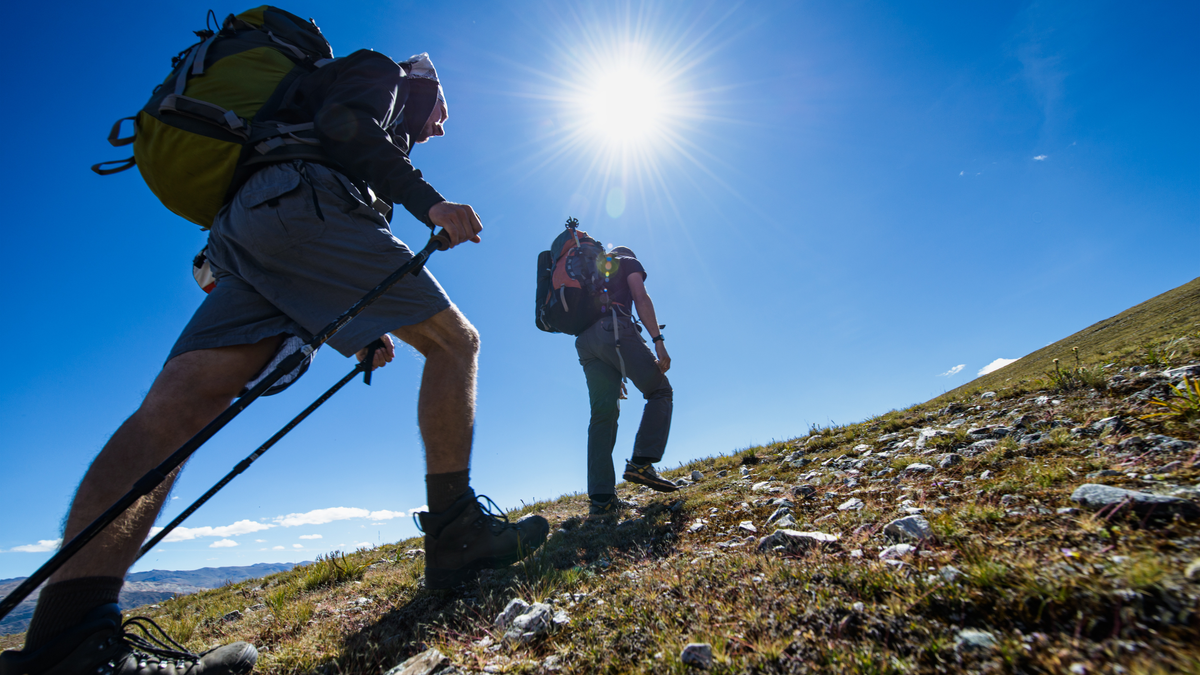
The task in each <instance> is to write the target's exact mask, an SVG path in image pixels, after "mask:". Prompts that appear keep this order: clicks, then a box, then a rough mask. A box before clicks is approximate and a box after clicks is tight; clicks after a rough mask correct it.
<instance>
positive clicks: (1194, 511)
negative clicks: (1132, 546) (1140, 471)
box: [1071, 483, 1200, 520]
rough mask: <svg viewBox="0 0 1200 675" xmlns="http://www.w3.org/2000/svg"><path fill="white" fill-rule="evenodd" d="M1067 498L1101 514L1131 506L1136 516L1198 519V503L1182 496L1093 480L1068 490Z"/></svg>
mask: <svg viewBox="0 0 1200 675" xmlns="http://www.w3.org/2000/svg"><path fill="white" fill-rule="evenodd" d="M1071 501H1073V502H1079V504H1080V505H1082V506H1083V507H1084V508H1087V509H1092V510H1094V511H1101V512H1104V513H1113V512H1116V511H1122V510H1125V509H1131V510H1132V511H1133V512H1134V513H1136V514H1138V515H1139V516H1144V517H1150V518H1170V517H1171V516H1174V515H1178V516H1180V517H1182V518H1185V519H1189V520H1190V519H1193V518H1200V506H1196V505H1195V504H1193V503H1192V502H1190V501H1188V500H1186V499H1181V498H1179V497H1165V496H1162V495H1155V494H1150V493H1148V492H1135V491H1133V490H1125V489H1123V488H1119V487H1113V486H1111V485H1100V484H1097V483H1087V484H1085V485H1081V486H1079V488H1077V489H1076V490H1075V492H1073V493H1071Z"/></svg>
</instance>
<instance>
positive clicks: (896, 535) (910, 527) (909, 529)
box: [883, 516, 933, 541]
mask: <svg viewBox="0 0 1200 675" xmlns="http://www.w3.org/2000/svg"><path fill="white" fill-rule="evenodd" d="M883 534H884V535H886V536H887V537H888V538H890V539H892V540H893V541H925V540H928V539H932V538H933V529H932V528H930V527H929V521H928V520H925V519H924V518H923V517H921V516H908V517H906V518H897V519H896V520H893V521H892V522H890V523H888V524H887V525H885V526H884V527H883Z"/></svg>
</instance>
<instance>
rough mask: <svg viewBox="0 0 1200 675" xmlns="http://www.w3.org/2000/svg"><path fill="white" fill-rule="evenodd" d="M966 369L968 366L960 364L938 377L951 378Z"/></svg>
mask: <svg viewBox="0 0 1200 675" xmlns="http://www.w3.org/2000/svg"><path fill="white" fill-rule="evenodd" d="M966 367H967V364H965V363H960V364H958V365H957V366H954V367H953V368H951V369H950V370H947V371H946V372H944V373H942V374H941V375H938V377H951V376H953V375H957V374H958V373H959V371H961V370H962V369H963V368H966Z"/></svg>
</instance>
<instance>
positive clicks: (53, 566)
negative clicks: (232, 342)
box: [0, 230, 450, 619]
mask: <svg viewBox="0 0 1200 675" xmlns="http://www.w3.org/2000/svg"><path fill="white" fill-rule="evenodd" d="M449 248H450V237H449V236H448V235H447V234H446V232H445V230H443V231H441V232H438V233H437V234H435V235H433V236H432V237H430V238H429V243H427V244H425V248H423V249H421V250H420V251H418V252H417V254H416V255H414V256H413V257H412V259H411V260H409V261H408V262H406V263H405V264H403V265H401V266H400V267H399V268H398V269H397V270H396V271H395V272H392V273H391V274H390V275H389V276H388V277H387V278H386V279H384V280H383V281H382V282H380V283H379V285H378V286H376V287H375V288H373V289H371V291H369V292H368V293H367V294H366V295H364V296H363V297H362V298H361V299H359V301H358V302H356V303H354V305H352V306H351V307H350V308H349V309H347V310H346V311H345V312H342V314H341V316H339V317H337V318H336V319H334V320H333V321H331V322H330V323H329V324H328V325H327V326H325V327H324V328H322V329H321V330H320V331H319V332H318V333H317V334H316V335H314V336H313V337H312V339H311V340H309V341H308V342H306V343H304V346H302V347H301V348H300V349H299V350H298V351H296V352H295V353H293V354H292V355H290V356H288V357H287V358H286V359H284V360H283V361H281V362H280V363H279V365H278V366H276V368H275V370H272V371H271V372H270V373H269V374H268V375H267V376H266V377H264V378H263V379H262V380H261V381H259V383H258V384H257V385H255V386H254V388H252V389H251V390H250V391H248V392H246V394H245V395H243V396H241V397H240V398H238V399H237V400H236V401H234V402H233V403H232V404H231V405H230V406H229V407H228V408H226V409H225V410H224V411H222V412H221V414H220V415H217V417H216V419H214V420H213V421H211V422H209V423H208V425H207V426H205V427H204V428H203V429H201V430H200V431H199V432H197V433H196V435H195V436H192V437H191V438H190V439H188V441H187V442H186V443H184V444H183V445H181V446H180V447H179V449H178V450H176V451H175V452H174V453H172V454H171V456H170V457H167V458H166V459H165V460H163V462H162V463H161V464H159V465H158V466H157V467H155V468H153V469H151V470H150V472H149V473H147V474H146V475H145V476H142V477H141V478H139V479H138V481H137V482H136V483H134V484H133V488H131V489H130V490H129V492H127V493H125V496H123V497H121V498H120V499H118V500H117V502H116V503H115V504H113V505H112V506H110V507H109V508H108V510H107V511H105V512H104V513H103V514H101V515H100V517H99V518H97V519H96V520H94V521H92V522H91V524H89V525H88V526H87V527H85V528H83V530H81V531H80V532H79V534H77V535H75V536H74V537H73V538H72V539H71V541H69V542H66V543H65V544H63V546H62V548H60V549H59V550H58V552H57V553H55V554H54V555H53V556H51V558H50V559H49V560H47V561H46V562H45V564H43V565H42V566H41V567H39V568H38V570H37V571H36V572H34V573H33V574H32V575H31V576H30V577H29V578H28V579H26V580H25V581H23V582H21V585H20V586H17V587H16V588H14V589H13V591H12V592H11V593H9V594H8V596H7V597H5V598H4V600H3V601H0V619H2V618H4V617H5V616H8V613H9V612H11V611H12V610H13V609H14V608H15V607H16V606H17V605H18V604H20V603H21V601H22V600H24V599H25V598H27V597H29V594H30V593H32V592H33V591H34V590H35V589H36V588H37V587H38V586H40V585H42V582H44V581H46V580H47V579H49V578H50V576H51V575H52V574H54V573H55V572H56V571H58V569H59V568H60V567H62V566H63V565H64V564H66V562H67V561H68V560H70V559H71V558H72V557H73V556H74V555H75V554H76V553H78V552H79V551H80V550H81V549H82V548H83V547H84V546H86V545H87V544H88V542H90V541H91V540H92V539H95V538H96V535H98V534H100V532H101V531H103V530H104V528H105V527H108V526H109V525H110V524H112V522H113V521H114V520H116V519H117V518H119V517H120V516H121V514H122V513H124V512H125V511H126V510H127V509H128V508H129V507H130V506H133V504H134V503H135V502H137V500H139V499H141V498H142V497H144V496H146V495H147V494H150V492H151V491H153V490H154V488H156V487H158V486H159V485H160V484H162V482H163V481H164V480H166V478H167V476H169V475H170V474H171V472H172V471H174V470H175V469H177V468H179V466H180V465H182V464H183V463H184V462H186V461H187V460H188V458H189V457H191V456H192V454H193V453H195V452H196V450H198V449H200V446H202V445H204V444H205V443H206V442H207V441H208V439H210V438H212V437H213V436H214V435H216V433H217V432H218V431H220V430H221V429H222V428H224V426H225V425H226V424H229V422H231V421H232V420H233V418H235V417H237V416H238V415H239V414H240V413H241V412H242V411H243V410H245V409H246V407H247V406H249V405H250V404H251V403H253V402H254V401H255V400H256V399H258V397H260V396H262V395H263V393H264V392H266V391H267V389H269V388H270V387H271V385H273V384H275V382H276V381H278V380H279V378H281V377H283V376H284V375H286V374H288V373H290V372H292V371H293V370H295V368H296V367H297V366H299V365H300V364H301V362H303V361H304V359H305V358H307V357H308V355H309V354H311V353H312V352H313V351H315V350H316V349H317V348H318V347H320V346H321V345H323V344H325V342H326V341H328V340H329V338H331V337H333V335H334V334H335V333H337V332H338V331H339V330H341V329H342V328H344V327H345V326H346V324H348V323H350V321H351V319H353V318H354V317H356V316H358V315H359V314H360V313H362V311H363V310H364V309H366V308H367V306H368V305H370V304H371V303H372V302H375V300H377V299H378V298H379V296H381V295H383V294H384V293H386V292H387V291H388V289H390V288H391V287H392V286H394V285H396V282H398V281H400V279H402V278H404V276H405V275H406V274H418V273H419V272H420V271H421V269H422V268H423V267H424V266H425V261H427V260H429V256H430V255H432V254H433V252H434V251H445V250H447V249H449ZM358 370H359V369H358V368H356V369H355V372H357V371H358ZM367 372H370V371H369V370H368V371H367ZM353 376H354V373H352V374H351V375H350V377H353ZM339 386H340V385H339ZM334 391H336V389H334ZM330 395H332V394H330ZM322 402H323V401H322ZM300 419H303V417H301V418H300ZM294 421H295V422H297V423H298V422H299V420H294ZM293 426H294V425H293ZM275 440H278V439H275ZM269 442H271V443H273V441H269ZM268 447H269V446H268ZM235 475H236V474H235ZM159 534H162V533H161V532H160V533H159ZM144 550H145V549H143V551H144Z"/></svg>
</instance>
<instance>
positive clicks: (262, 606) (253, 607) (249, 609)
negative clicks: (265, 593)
mask: <svg viewBox="0 0 1200 675" xmlns="http://www.w3.org/2000/svg"><path fill="white" fill-rule="evenodd" d="M266 608H267V605H266V604H265V603H262V602H259V603H256V604H253V605H250V606H249V607H247V608H246V611H247V612H257V611H259V610H263V609H266Z"/></svg>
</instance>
